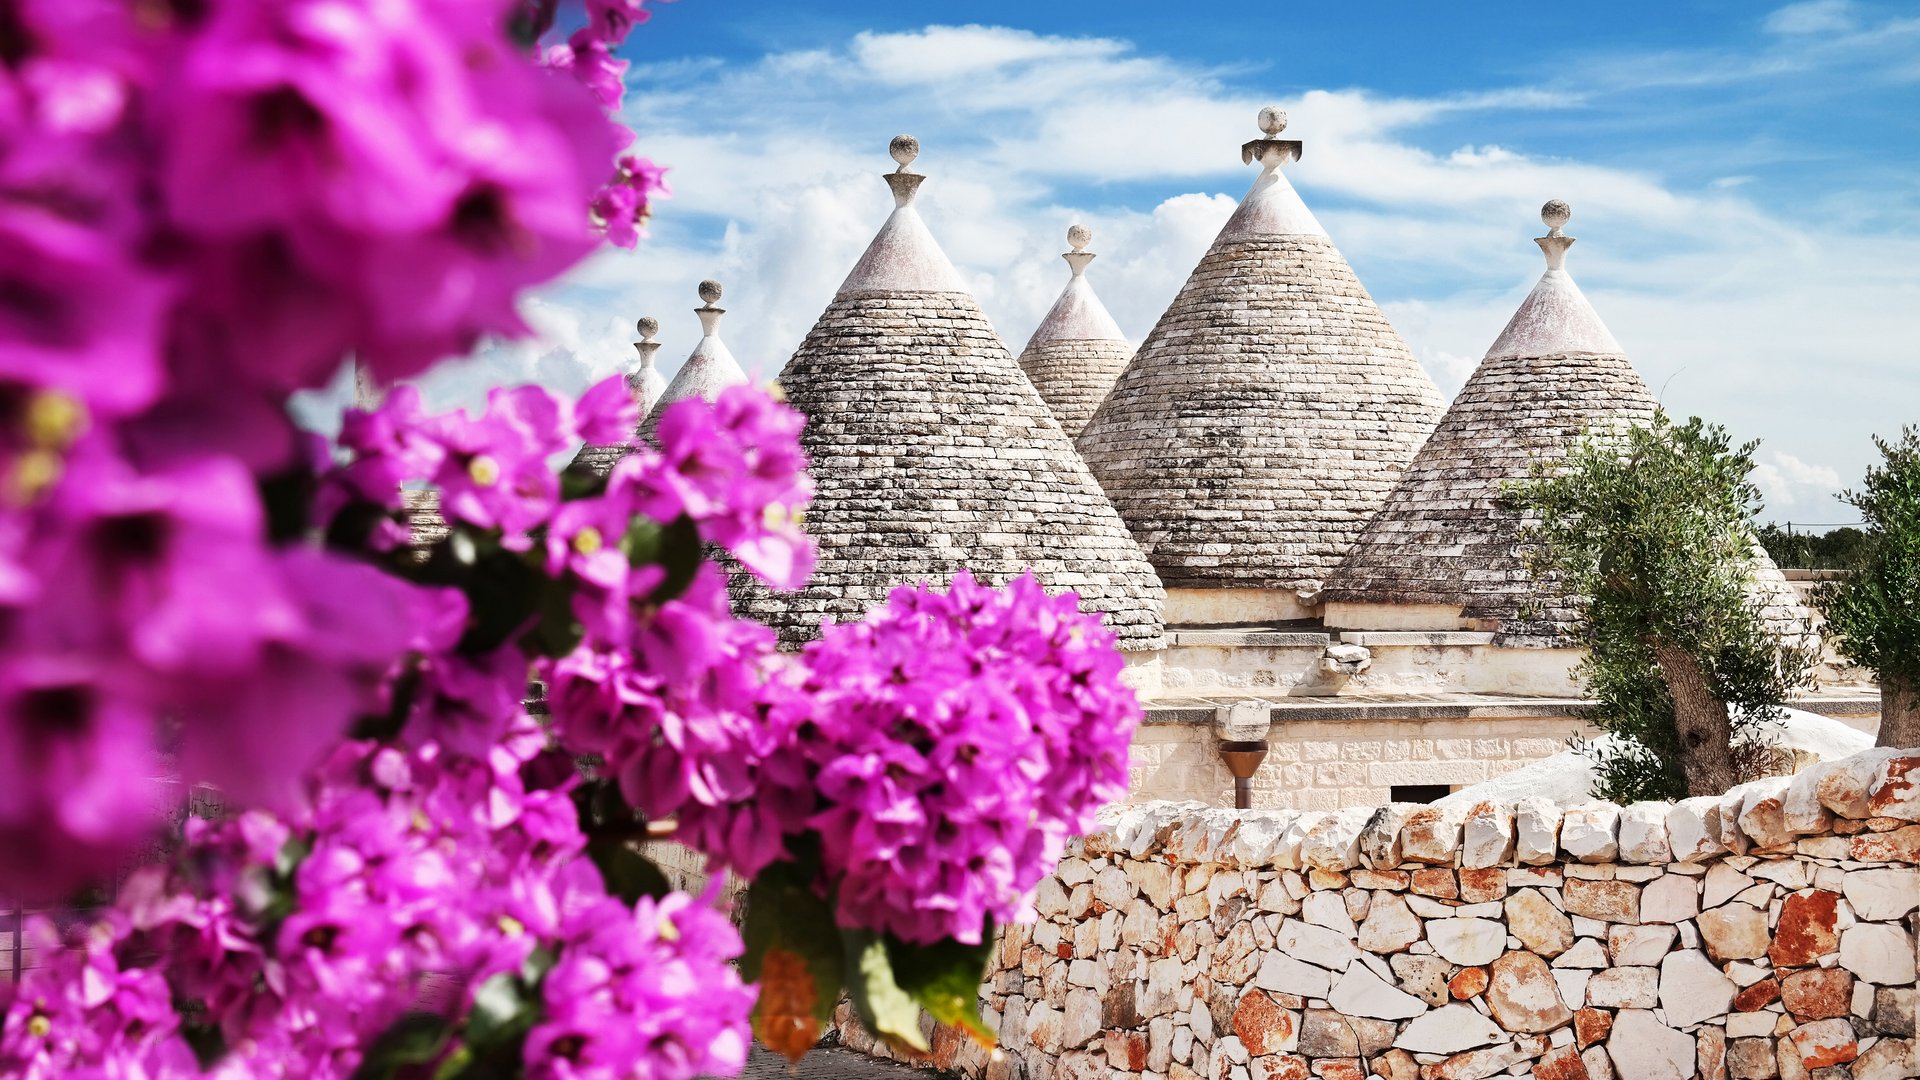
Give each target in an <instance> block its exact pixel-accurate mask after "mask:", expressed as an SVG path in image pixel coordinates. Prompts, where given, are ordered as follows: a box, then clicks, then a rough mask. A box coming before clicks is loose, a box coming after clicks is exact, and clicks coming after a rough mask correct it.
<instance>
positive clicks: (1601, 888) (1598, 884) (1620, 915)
mask: <svg viewBox="0 0 1920 1080" xmlns="http://www.w3.org/2000/svg"><path fill="white" fill-rule="evenodd" d="M1563 895H1564V897H1565V900H1566V905H1567V910H1568V911H1570V912H1572V913H1573V914H1575V915H1584V916H1586V917H1587V918H1589V919H1598V920H1600V921H1601V922H1633V921H1635V920H1637V919H1638V918H1639V917H1640V888H1639V886H1637V885H1634V884H1632V883H1630V882H1625V881H1594V880H1587V879H1584V878H1569V879H1568V880H1567V885H1566V890H1565V892H1564V894H1563Z"/></svg>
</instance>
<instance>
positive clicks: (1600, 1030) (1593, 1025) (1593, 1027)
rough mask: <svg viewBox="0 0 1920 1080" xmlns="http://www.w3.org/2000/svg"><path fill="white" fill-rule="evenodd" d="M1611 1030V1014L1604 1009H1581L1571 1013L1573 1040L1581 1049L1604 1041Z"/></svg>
mask: <svg viewBox="0 0 1920 1080" xmlns="http://www.w3.org/2000/svg"><path fill="white" fill-rule="evenodd" d="M1612 1031H1613V1014H1612V1013H1610V1012H1608V1011H1607V1010H1605V1009H1581V1010H1579V1011H1577V1012H1575V1013H1574V1014H1573V1037H1574V1042H1575V1043H1576V1044H1577V1045H1578V1046H1579V1047H1580V1049H1582V1050H1585V1049H1586V1048H1587V1047H1589V1046H1592V1045H1593V1044H1595V1043H1602V1042H1606V1041H1607V1035H1608V1033H1610V1032H1612Z"/></svg>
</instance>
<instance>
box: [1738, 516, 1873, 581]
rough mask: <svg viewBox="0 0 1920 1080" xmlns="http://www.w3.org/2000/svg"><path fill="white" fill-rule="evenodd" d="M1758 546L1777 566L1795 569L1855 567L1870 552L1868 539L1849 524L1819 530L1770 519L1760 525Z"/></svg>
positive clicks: (1869, 554) (1868, 556) (1870, 544)
mask: <svg viewBox="0 0 1920 1080" xmlns="http://www.w3.org/2000/svg"><path fill="white" fill-rule="evenodd" d="M1758 536H1759V540H1760V546H1761V547H1763V548H1766V549H1767V556H1768V557H1769V558H1771V559H1772V560H1773V564H1774V565H1775V566H1779V567H1789V566H1790V567H1794V568H1795V569H1799V570H1858V569H1860V568H1861V567H1863V566H1865V565H1866V564H1867V560H1868V559H1869V558H1870V557H1871V554H1872V541H1871V540H1870V539H1869V538H1868V536H1867V533H1866V532H1865V531H1864V530H1861V529H1856V528H1854V527H1853V526H1851V525H1843V526H1841V527H1840V528H1837V529H1829V530H1828V531H1826V532H1823V533H1812V532H1806V531H1805V530H1801V531H1799V532H1791V531H1789V529H1788V528H1782V527H1781V526H1779V525H1776V524H1774V523H1772V522H1768V523H1767V524H1765V525H1762V526H1760V531H1759V533H1758Z"/></svg>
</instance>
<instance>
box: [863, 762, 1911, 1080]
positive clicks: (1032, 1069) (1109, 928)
mask: <svg viewBox="0 0 1920 1080" xmlns="http://www.w3.org/2000/svg"><path fill="white" fill-rule="evenodd" d="M1916 822H1920V751H1913V750H1907V751H1896V750H1875V751H1867V752H1865V753H1863V754H1859V755H1856V756H1854V757H1851V758H1847V759H1844V760H1841V761H1837V762H1829V763H1821V764H1818V765H1815V766H1813V767H1811V768H1809V769H1807V770H1805V771H1803V772H1801V773H1800V774H1798V775H1797V776H1792V777H1780V778H1775V779H1772V780H1767V781H1760V782H1757V783H1753V784H1748V785H1744V786H1743V787H1741V788H1737V789H1735V790H1734V791H1732V792H1729V793H1728V794H1727V795H1725V796H1718V797H1706V798H1697V799H1688V800H1685V801H1683V802H1679V803H1674V804H1667V803H1637V804H1634V805H1631V806H1624V807H1623V806H1615V805H1611V804H1603V803H1589V804H1585V805H1581V806H1574V807H1569V808H1566V809H1564V810H1563V809H1561V808H1559V807H1556V806H1554V805H1552V804H1550V803H1547V802H1545V801H1544V800H1523V801H1521V802H1518V803H1504V802H1486V803H1480V804H1478V805H1475V806H1472V807H1460V808H1451V809H1442V808H1438V807H1425V806H1414V805H1406V804H1395V805H1388V806H1384V807H1356V808H1350V809H1346V810H1340V811H1335V812H1332V813H1317V812H1298V811H1233V810H1218V809H1207V808H1204V807H1201V806H1198V805H1194V804H1179V803H1156V804H1150V805H1146V806H1136V807H1130V808H1126V809H1124V810H1120V811H1118V812H1117V813H1115V814H1114V816H1112V817H1111V818H1110V824H1109V825H1108V826H1107V828H1105V829H1104V831H1102V832H1100V833H1097V834H1095V835H1093V836H1091V837H1088V838H1086V839H1085V840H1084V841H1083V842H1081V843H1079V844H1077V845H1076V847H1075V848H1074V849H1073V851H1072V852H1071V853H1070V855H1069V857H1068V858H1066V859H1065V860H1063V861H1062V862H1061V864H1060V867H1059V870H1058V872H1057V874H1056V875H1055V876H1054V877H1052V878H1049V879H1048V880H1046V881H1045V882H1043V883H1042V885H1041V887H1040V889H1039V891H1038V894H1037V897H1036V908H1037V910H1038V914H1039V919H1038V921H1037V922H1034V923H1032V924H1028V925H1019V926H1012V927H1008V928H1006V930H1005V932H1004V933H1003V934H1002V936H1001V939H1000V941H999V946H998V949H997V951H996V954H995V959H994V961H993V963H992V964H991V965H990V970H989V972H988V975H987V979H986V982H985V984H984V985H983V986H982V989H981V995H982V1005H983V1009H984V1012H985V1016H986V1019H987V1022H988V1024H989V1026H991V1027H993V1028H994V1029H995V1030H997V1031H998V1033H999V1041H1000V1049H999V1051H998V1053H997V1054H990V1053H989V1052H988V1051H986V1050H985V1049H982V1048H980V1047H978V1046H977V1045H975V1044H972V1043H970V1042H968V1041H967V1040H966V1039H965V1038H964V1037H963V1036H960V1035H959V1034H958V1033H956V1032H951V1031H948V1030H946V1029H935V1030H933V1031H932V1034H933V1046H934V1054H933V1057H932V1063H934V1064H936V1065H939V1066H941V1067H946V1068H954V1069H957V1070H959V1071H960V1072H961V1073H963V1074H964V1075H966V1076H969V1077H992V1078H996V1080H998V1078H1017V1077H1026V1078H1028V1080H1054V1078H1057V1080H1082V1078H1092V1077H1107V1076H1139V1077H1151V1078H1157V1080H1198V1078H1202V1077H1204V1078H1207V1080H1310V1078H1313V1077H1320V1078H1325V1080H1363V1078H1365V1077H1368V1076H1373V1077H1382V1078H1387V1080H1476V1078H1484V1077H1493V1076H1535V1077H1541V1078H1546V1080H1613V1078H1618V1080H1689V1078H1696V1077H1697V1078H1699V1080H1840V1078H1852V1080H1901V1078H1909V1077H1914V1076H1916V1075H1920V1058H1917V1057H1916V1051H1915V1036H1914V1027H1915V1012H1916V991H1915V953H1914V941H1915V935H1916V931H1920V914H1917V913H1916V910H1915V909H1916V905H1917V904H1920V869H1916V863H1920V824H1916ZM842 1030H843V1035H844V1036H845V1037H846V1038H847V1039H848V1041H850V1042H851V1043H853V1044H854V1045H855V1046H857V1047H871V1045H872V1043H871V1040H870V1039H868V1038H866V1037H865V1036H864V1035H863V1034H862V1033H861V1032H859V1031H858V1030H857V1028H854V1027H852V1026H851V1023H850V1022H847V1021H844V1020H843V1024H842Z"/></svg>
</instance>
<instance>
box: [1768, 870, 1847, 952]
mask: <svg viewBox="0 0 1920 1080" xmlns="http://www.w3.org/2000/svg"><path fill="white" fill-rule="evenodd" d="M1839 901H1840V897H1839V896H1838V895H1837V894H1834V893H1830V892H1826V891H1824V890H1821V889H1807V890H1805V891H1802V892H1797V893H1794V894H1793V895H1791V896H1789V897H1787V898H1786V900H1785V902H1783V903H1782V904H1781V906H1780V913H1779V916H1778V917H1777V918H1776V919H1775V920H1774V928H1773V943H1772V944H1770V945H1768V946H1767V959H1769V960H1771V961H1773V965H1774V966H1775V967H1791V966H1794V965H1798V964H1811V963H1814V962H1816V961H1818V960H1819V959H1820V958H1821V957H1822V956H1825V955H1826V954H1828V953H1830V952H1832V951H1833V950H1834V948H1835V947H1836V946H1838V944H1839V938H1838V936H1837V931H1838V929H1839V920H1840V912H1839Z"/></svg>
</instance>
